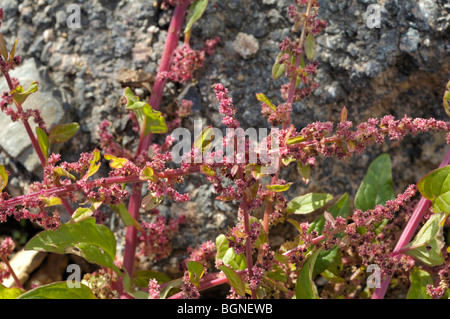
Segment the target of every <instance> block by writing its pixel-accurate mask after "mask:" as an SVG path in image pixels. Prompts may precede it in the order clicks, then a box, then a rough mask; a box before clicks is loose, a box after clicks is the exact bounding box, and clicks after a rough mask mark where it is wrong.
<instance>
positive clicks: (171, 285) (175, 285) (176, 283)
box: [147, 278, 183, 299]
mask: <svg viewBox="0 0 450 319" xmlns="http://www.w3.org/2000/svg"><path fill="white" fill-rule="evenodd" d="M147 284H148V283H147ZM182 284H183V278H178V279H174V280H171V281H169V282H168V283H167V284H166V285H165V286H164V288H163V289H162V290H161V294H160V298H161V299H166V298H167V297H170V296H171V295H172V294H174V293H177V292H178V291H180V287H181V285H182ZM172 290H174V291H172Z"/></svg>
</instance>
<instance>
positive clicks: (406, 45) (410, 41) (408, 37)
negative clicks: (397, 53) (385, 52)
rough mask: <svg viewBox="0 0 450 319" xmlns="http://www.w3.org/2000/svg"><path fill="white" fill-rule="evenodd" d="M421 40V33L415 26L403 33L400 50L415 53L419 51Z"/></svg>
mask: <svg viewBox="0 0 450 319" xmlns="http://www.w3.org/2000/svg"><path fill="white" fill-rule="evenodd" d="M419 42H420V34H419V31H417V30H416V29H414V28H409V29H408V32H406V33H405V34H404V35H402V37H401V39H400V50H402V51H403V52H407V53H413V52H415V51H417V48H418V47H419Z"/></svg>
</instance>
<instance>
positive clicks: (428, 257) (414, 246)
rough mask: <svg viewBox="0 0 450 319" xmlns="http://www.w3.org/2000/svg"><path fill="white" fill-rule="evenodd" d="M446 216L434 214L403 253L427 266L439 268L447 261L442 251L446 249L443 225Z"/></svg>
mask: <svg viewBox="0 0 450 319" xmlns="http://www.w3.org/2000/svg"><path fill="white" fill-rule="evenodd" d="M444 219H445V214H444V213H440V214H433V215H431V217H430V219H428V221H427V222H426V223H425V225H423V227H422V228H421V229H420V231H419V232H418V233H417V235H416V237H415V238H414V240H413V241H412V242H411V243H409V244H408V245H406V246H405V247H404V248H403V249H402V252H403V253H404V254H407V255H409V256H411V257H413V258H414V259H417V260H419V261H421V262H423V263H424V264H426V265H427V266H431V267H433V266H438V265H441V264H442V263H444V261H445V259H444V257H443V255H442V251H441V249H442V248H443V247H444V236H443V224H442V221H443V220H444Z"/></svg>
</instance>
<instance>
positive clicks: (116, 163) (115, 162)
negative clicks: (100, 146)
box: [104, 154, 129, 169]
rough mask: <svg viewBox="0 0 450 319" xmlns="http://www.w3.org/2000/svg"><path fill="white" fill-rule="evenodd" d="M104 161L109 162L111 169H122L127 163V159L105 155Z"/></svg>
mask: <svg viewBox="0 0 450 319" xmlns="http://www.w3.org/2000/svg"><path fill="white" fill-rule="evenodd" d="M104 157H105V160H107V161H109V166H110V167H111V168H113V169H119V168H123V167H124V165H125V164H126V163H128V162H129V160H128V159H127V158H123V157H115V156H114V155H111V154H105V156H104Z"/></svg>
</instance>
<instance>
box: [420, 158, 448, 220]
mask: <svg viewBox="0 0 450 319" xmlns="http://www.w3.org/2000/svg"><path fill="white" fill-rule="evenodd" d="M417 188H418V189H419V192H420V193H421V194H422V196H423V197H425V198H426V199H429V200H431V202H432V205H433V211H434V212H435V213H441V212H445V213H446V215H447V216H448V214H449V213H450V166H444V167H441V168H438V169H436V170H434V171H432V172H431V173H429V174H428V175H426V176H425V177H423V178H422V179H421V180H420V181H419V182H418V183H417Z"/></svg>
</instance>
